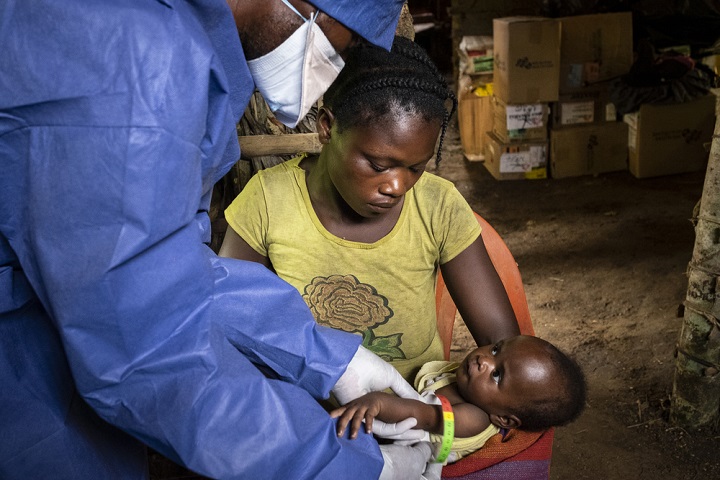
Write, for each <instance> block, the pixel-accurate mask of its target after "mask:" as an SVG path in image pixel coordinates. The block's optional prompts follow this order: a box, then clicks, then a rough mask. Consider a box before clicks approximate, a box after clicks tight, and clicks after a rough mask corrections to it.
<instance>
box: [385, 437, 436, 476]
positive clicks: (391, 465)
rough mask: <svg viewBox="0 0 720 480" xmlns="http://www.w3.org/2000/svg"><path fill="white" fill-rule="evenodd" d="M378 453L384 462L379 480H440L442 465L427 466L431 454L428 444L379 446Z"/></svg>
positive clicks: (431, 464)
mask: <svg viewBox="0 0 720 480" xmlns="http://www.w3.org/2000/svg"><path fill="white" fill-rule="evenodd" d="M380 452H381V453H382V456H383V460H385V464H384V465H383V469H382V472H380V480H410V479H427V480H440V473H441V471H442V465H440V464H433V463H430V464H428V459H429V458H430V455H431V453H432V448H431V446H430V443H428V442H418V443H415V444H414V445H397V444H391V445H380ZM438 466H439V468H438Z"/></svg>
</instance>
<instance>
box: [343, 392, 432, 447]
mask: <svg viewBox="0 0 720 480" xmlns="http://www.w3.org/2000/svg"><path fill="white" fill-rule="evenodd" d="M330 416H331V417H332V418H338V417H339V419H338V424H337V431H338V436H340V435H343V433H345V428H346V427H347V426H348V424H350V438H355V437H357V432H358V431H359V430H360V424H361V423H362V421H363V420H365V431H366V432H367V433H371V432H372V423H373V419H375V418H378V419H379V420H382V421H383V422H385V423H397V422H400V421H402V420H405V419H406V418H410V417H414V418H415V419H416V420H417V422H418V423H417V426H416V427H415V428H419V429H422V430H427V431H430V432H432V433H442V429H443V422H442V409H441V407H440V405H428V404H426V403H423V402H421V401H419V400H412V399H409V398H400V397H396V396H395V395H391V394H388V393H385V392H371V393H368V394H367V395H363V396H362V397H359V398H356V399H355V400H353V401H351V402H349V403H348V404H347V405H345V406H342V407H340V408H337V409H335V410H333V411H332V412H330Z"/></svg>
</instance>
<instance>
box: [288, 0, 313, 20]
mask: <svg viewBox="0 0 720 480" xmlns="http://www.w3.org/2000/svg"><path fill="white" fill-rule="evenodd" d="M282 2H283V3H284V4H285V5H287V7H288V8H289V9H290V10H292V11H293V12H295V13H296V14H297V16H298V17H300V18H302V19H303V20H305V21H306V22H307V21H309V20H314V19H313V18H312V17H310V18H309V19H308V18H305V15H303V14H302V13H300V12H299V11H298V9H297V8H295V7H293V5H292V4H291V3H290V2H289V1H288V0H282ZM319 12H320V11H319V10H318V11H317V12H315V17H316V18H317V14H318V13H319Z"/></svg>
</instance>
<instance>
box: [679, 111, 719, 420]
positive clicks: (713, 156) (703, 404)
mask: <svg viewBox="0 0 720 480" xmlns="http://www.w3.org/2000/svg"><path fill="white" fill-rule="evenodd" d="M718 120H720V118H719V119H718ZM695 236H696V238H695V248H694V250H693V256H692V260H691V261H690V265H689V266H688V289H687V295H686V297H685V313H684V317H683V325H682V329H681V331H680V337H679V339H678V345H677V360H676V363H675V379H674V382H673V394H672V401H671V408H670V419H671V421H672V422H673V423H675V424H678V425H682V426H685V427H695V428H696V427H703V426H710V425H715V424H717V422H718V419H719V418H720V375H719V374H718V373H719V370H720V366H719V365H720V320H718V318H720V299H719V298H718V296H719V295H720V282H719V281H718V277H720V121H717V120H716V123H715V134H714V135H713V140H712V145H711V148H710V159H709V162H708V169H707V173H706V176H705V184H704V186H703V193H702V198H701V200H700V210H699V214H698V218H697V225H696V227H695Z"/></svg>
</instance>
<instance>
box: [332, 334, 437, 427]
mask: <svg viewBox="0 0 720 480" xmlns="http://www.w3.org/2000/svg"><path fill="white" fill-rule="evenodd" d="M387 388H389V389H391V390H392V391H393V392H395V394H396V395H397V396H399V397H404V398H413V399H415V400H421V398H420V394H418V393H417V392H416V391H415V389H414V388H413V387H412V385H410V384H409V383H408V382H406V381H405V379H404V378H403V377H402V376H401V375H400V373H398V371H397V370H395V368H394V367H393V366H392V365H390V364H389V363H387V362H386V361H385V360H383V359H381V358H380V357H378V356H377V355H375V354H374V353H372V352H371V351H370V350H368V349H366V348H365V347H363V346H360V347H358V350H357V352H356V353H355V356H354V357H353V358H352V360H350V363H349V364H348V366H347V370H345V373H343V375H342V376H341V377H340V379H339V380H338V381H337V383H336V384H335V387H334V388H333V393H334V394H335V398H337V400H338V402H340V404H341V405H345V404H346V403H348V402H349V401H351V400H355V399H356V398H358V397H361V396H362V395H365V394H366V393H370V392H377V391H382V390H385V389H387ZM416 424H417V420H415V419H414V418H408V419H406V420H403V421H402V422H399V423H393V424H386V423H383V422H380V421H378V420H376V421H375V422H373V433H374V434H375V435H377V436H378V437H383V438H390V439H394V440H419V439H420V438H421V437H422V436H423V435H424V432H423V431H422V430H412V428H413V427H414V426H415V425H416Z"/></svg>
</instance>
